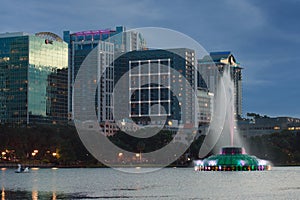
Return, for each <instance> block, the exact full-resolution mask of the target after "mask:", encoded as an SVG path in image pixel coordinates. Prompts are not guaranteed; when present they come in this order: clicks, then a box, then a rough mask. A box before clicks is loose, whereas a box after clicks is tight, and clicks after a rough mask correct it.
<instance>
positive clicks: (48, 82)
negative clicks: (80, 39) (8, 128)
mask: <svg viewBox="0 0 300 200" xmlns="http://www.w3.org/2000/svg"><path fill="white" fill-rule="evenodd" d="M67 63H68V48H67V44H66V43H64V42H62V41H51V43H47V42H46V39H45V38H44V37H41V36H37V35H28V34H24V33H11V34H10V33H9V34H1V35H0V72H1V73H0V82H1V83H0V84H1V92H0V93H1V94H0V101H1V102H0V106H1V108H0V110H1V111H0V112H1V113H0V118H1V123H9V124H10V123H13V124H29V123H57V122H61V121H66V119H67V67H68V65H67Z"/></svg>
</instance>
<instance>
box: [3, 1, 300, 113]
mask: <svg viewBox="0 0 300 200" xmlns="http://www.w3.org/2000/svg"><path fill="white" fill-rule="evenodd" d="M299 10H300V0H276V1H261V0H224V1H221V0H215V1H200V0H190V1H184V0H172V1H170V0H169V1H167V0H160V1H154V0H139V1H132V0H110V1H109V0H106V1H102V0H84V1H83V0H82V1H77V0H72V1H70V0H66V1H59V0H51V1H33V0H27V1H23V0H3V1H1V12H0V23H1V27H0V32H1V33H3V32H16V31H24V32H28V33H36V32H42V31H50V32H54V33H56V34H58V35H60V36H62V32H63V30H70V31H72V32H75V31H82V30H97V29H105V28H115V27H116V26H119V25H123V26H126V27H127V29H130V28H139V27H149V26H151V27H163V28H169V29H173V30H176V31H179V32H182V33H184V34H186V35H188V36H190V37H192V38H193V39H195V40H196V41H197V42H199V43H200V44H201V45H202V46H203V47H204V48H205V49H206V50H207V51H231V52H232V53H233V55H234V56H235V57H236V59H237V61H238V62H239V63H241V65H242V67H243V68H244V70H243V114H244V115H245V114H246V113H247V112H256V113H260V114H263V115H269V116H293V117H299V118H300V101H299V100H300V89H299V81H300V65H299V63H300V25H299V24H300V23H299V20H300V12H299Z"/></svg>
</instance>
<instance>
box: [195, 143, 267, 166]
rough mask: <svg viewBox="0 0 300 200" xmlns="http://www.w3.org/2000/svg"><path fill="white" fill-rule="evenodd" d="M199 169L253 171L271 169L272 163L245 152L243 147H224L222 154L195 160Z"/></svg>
mask: <svg viewBox="0 0 300 200" xmlns="http://www.w3.org/2000/svg"><path fill="white" fill-rule="evenodd" d="M194 164H195V170H197V171H198V170H199V171H202V170H203V171H246V170H247V171H253V170H269V169H270V167H271V164H270V163H269V162H268V161H266V160H262V159H258V158H257V157H255V156H251V155H248V154H246V153H245V151H244V149H243V148H241V147H223V148H222V150H221V154H218V155H213V156H210V157H208V158H206V159H204V160H197V161H195V162H194Z"/></svg>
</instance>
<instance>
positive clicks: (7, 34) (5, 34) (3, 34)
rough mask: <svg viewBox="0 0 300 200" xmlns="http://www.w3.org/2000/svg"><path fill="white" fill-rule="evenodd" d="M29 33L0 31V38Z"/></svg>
mask: <svg viewBox="0 0 300 200" xmlns="http://www.w3.org/2000/svg"><path fill="white" fill-rule="evenodd" d="M28 35H29V33H25V32H11V33H9V32H7V33H0V38H8V37H20V36H28Z"/></svg>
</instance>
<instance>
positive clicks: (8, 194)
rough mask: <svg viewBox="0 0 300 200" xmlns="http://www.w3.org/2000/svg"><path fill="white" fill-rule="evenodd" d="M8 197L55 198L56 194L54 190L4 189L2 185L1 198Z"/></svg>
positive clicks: (55, 199)
mask: <svg viewBox="0 0 300 200" xmlns="http://www.w3.org/2000/svg"><path fill="white" fill-rule="evenodd" d="M70 197H71V198H72V196H68V195H64V194H61V198H60V199H69V198H70ZM73 197H74V196H73ZM10 199H32V200H38V199H52V200H57V194H56V193H55V192H38V191H37V190H32V191H20V190H5V189H4V187H2V192H1V200H10Z"/></svg>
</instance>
